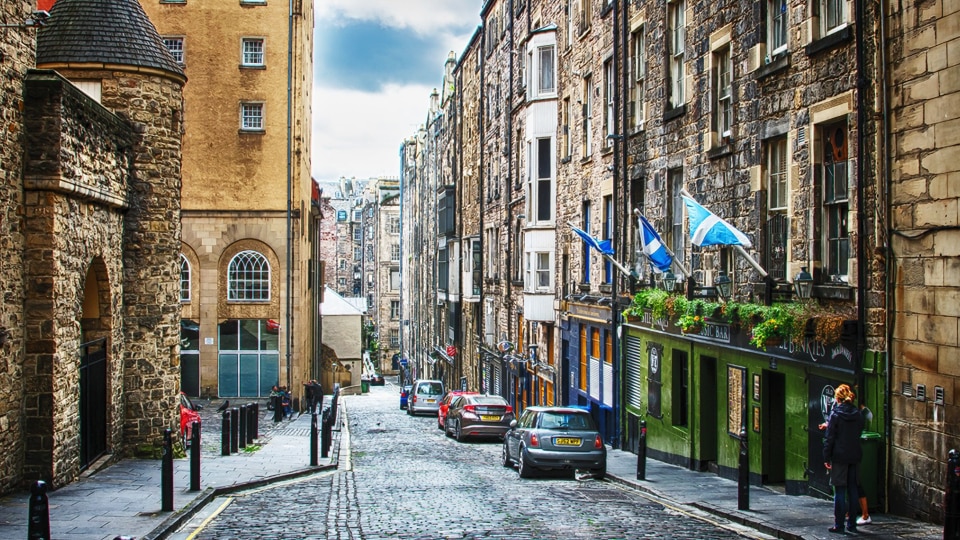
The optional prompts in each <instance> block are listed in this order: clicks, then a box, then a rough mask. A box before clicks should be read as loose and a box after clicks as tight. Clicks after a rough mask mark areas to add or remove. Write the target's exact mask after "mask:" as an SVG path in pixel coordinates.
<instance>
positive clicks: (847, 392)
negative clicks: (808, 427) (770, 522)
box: [823, 384, 864, 534]
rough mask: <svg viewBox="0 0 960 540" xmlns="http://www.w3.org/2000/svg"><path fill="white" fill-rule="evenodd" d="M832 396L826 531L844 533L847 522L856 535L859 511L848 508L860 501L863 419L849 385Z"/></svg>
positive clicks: (826, 456) (826, 457) (827, 447)
mask: <svg viewBox="0 0 960 540" xmlns="http://www.w3.org/2000/svg"><path fill="white" fill-rule="evenodd" d="M833 396H834V399H835V400H836V403H835V404H834V406H833V409H832V410H831V411H830V418H829V419H828V420H827V427H826V430H827V433H826V438H825V439H824V441H823V462H824V463H823V465H824V466H825V467H826V468H827V471H828V472H829V473H830V484H831V485H832V486H833V527H830V528H829V529H827V530H828V531H830V532H832V533H840V534H843V532H844V531H843V525H844V520H846V522H847V531H849V532H852V533H855V532H857V522H856V518H855V517H854V516H855V515H856V512H853V511H850V512H848V509H852V508H853V505H854V504H855V502H854V501H857V499H858V498H859V497H858V496H857V484H858V475H857V469H858V467H859V464H860V458H861V456H862V455H863V450H862V448H861V447H860V433H861V432H862V431H863V425H864V417H863V414H861V412H860V409H858V408H857V406H856V405H854V404H853V400H854V398H855V397H856V396H854V394H853V390H851V389H850V386H849V385H846V384H841V385H840V386H838V387H837V388H836V390H835V391H834V393H833Z"/></svg>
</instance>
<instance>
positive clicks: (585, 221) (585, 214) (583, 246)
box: [580, 201, 590, 283]
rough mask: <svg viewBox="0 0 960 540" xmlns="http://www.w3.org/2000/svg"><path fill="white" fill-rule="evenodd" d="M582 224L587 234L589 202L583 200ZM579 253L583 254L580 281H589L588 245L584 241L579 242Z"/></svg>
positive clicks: (588, 230) (588, 227)
mask: <svg viewBox="0 0 960 540" xmlns="http://www.w3.org/2000/svg"><path fill="white" fill-rule="evenodd" d="M582 214H583V225H582V226H581V227H580V228H581V229H583V231H584V232H585V233H587V234H590V202H589V201H584V202H583V209H582ZM580 249H581V253H582V254H583V268H582V270H583V275H582V281H581V283H590V246H588V245H587V243H586V242H583V241H581V242H580Z"/></svg>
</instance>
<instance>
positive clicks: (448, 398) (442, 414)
mask: <svg viewBox="0 0 960 540" xmlns="http://www.w3.org/2000/svg"><path fill="white" fill-rule="evenodd" d="M477 393H478V392H468V391H465V390H451V391H449V392H447V393H446V394H444V396H443V399H441V400H440V408H439V409H437V429H444V423H443V420H444V419H445V418H446V417H447V409H448V408H450V403H451V402H453V400H454V399H456V398H457V396H463V395H466V394H474V395H476V394H477Z"/></svg>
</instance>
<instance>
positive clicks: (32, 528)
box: [27, 480, 50, 540]
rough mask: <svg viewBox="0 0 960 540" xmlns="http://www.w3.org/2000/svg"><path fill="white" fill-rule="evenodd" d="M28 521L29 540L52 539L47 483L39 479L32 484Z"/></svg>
mask: <svg viewBox="0 0 960 540" xmlns="http://www.w3.org/2000/svg"><path fill="white" fill-rule="evenodd" d="M28 516H29V517H28V521H27V538H28V539H29V540H50V503H49V501H48V500H47V483H46V482H44V481H43V480H37V481H36V482H34V483H33V485H32V486H30V509H29V513H28Z"/></svg>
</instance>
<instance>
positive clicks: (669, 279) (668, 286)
mask: <svg viewBox="0 0 960 540" xmlns="http://www.w3.org/2000/svg"><path fill="white" fill-rule="evenodd" d="M676 287H677V276H676V274H674V273H673V272H671V271H669V270H667V271H666V272H665V273H664V274H663V290H665V291H667V292H673V290H674V289H675V288H676Z"/></svg>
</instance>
